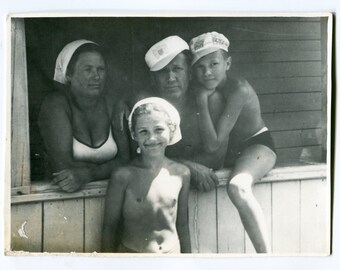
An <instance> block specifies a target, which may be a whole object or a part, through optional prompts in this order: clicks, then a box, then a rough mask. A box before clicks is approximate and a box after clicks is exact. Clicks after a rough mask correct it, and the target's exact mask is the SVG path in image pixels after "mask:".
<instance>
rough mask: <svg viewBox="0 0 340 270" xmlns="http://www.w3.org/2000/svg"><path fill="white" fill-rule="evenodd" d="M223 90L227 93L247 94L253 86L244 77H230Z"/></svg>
mask: <svg viewBox="0 0 340 270" xmlns="http://www.w3.org/2000/svg"><path fill="white" fill-rule="evenodd" d="M224 90H225V91H228V94H229V95H231V94H234V95H235V94H236V95H239V96H244V97H246V96H248V95H249V93H250V92H251V91H253V87H252V86H251V85H250V83H249V82H248V81H247V80H246V79H244V78H238V79H230V80H229V81H228V82H227V84H226V88H225V89H224Z"/></svg>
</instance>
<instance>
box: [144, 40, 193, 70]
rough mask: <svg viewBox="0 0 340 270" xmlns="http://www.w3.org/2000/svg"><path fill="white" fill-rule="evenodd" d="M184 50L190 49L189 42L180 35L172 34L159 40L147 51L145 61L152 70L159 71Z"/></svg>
mask: <svg viewBox="0 0 340 270" xmlns="http://www.w3.org/2000/svg"><path fill="white" fill-rule="evenodd" d="M184 50H189V45H188V43H186V42H185V41H184V40H183V39H181V38H180V37H179V36H170V37H167V38H165V39H163V40H161V41H159V42H157V43H156V44H155V45H153V46H152V47H151V48H150V49H149V50H148V51H147V53H146V54H145V62H146V64H147V65H148V67H149V68H150V71H158V70H161V69H162V68H164V67H165V66H166V65H167V64H169V63H170V62H171V61H172V60H173V59H174V58H175V57H176V56H177V55H178V54H179V53H181V52H182V51H184Z"/></svg>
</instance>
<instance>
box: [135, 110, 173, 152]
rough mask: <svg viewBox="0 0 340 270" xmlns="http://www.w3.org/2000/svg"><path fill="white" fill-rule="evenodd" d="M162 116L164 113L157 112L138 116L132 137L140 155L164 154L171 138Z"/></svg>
mask: <svg viewBox="0 0 340 270" xmlns="http://www.w3.org/2000/svg"><path fill="white" fill-rule="evenodd" d="M164 116H165V115H164V113H163V112H159V111H151V112H150V113H148V114H142V115H140V116H138V118H137V121H136V126H135V128H134V134H133V135H134V139H135V141H136V142H137V143H138V145H139V147H140V149H141V151H142V153H147V154H148V155H153V154H157V153H158V154H159V153H162V152H163V153H164V150H165V147H166V146H167V145H168V144H169V142H170V138H171V131H170V128H169V125H168V124H167V122H166V120H165V117H164Z"/></svg>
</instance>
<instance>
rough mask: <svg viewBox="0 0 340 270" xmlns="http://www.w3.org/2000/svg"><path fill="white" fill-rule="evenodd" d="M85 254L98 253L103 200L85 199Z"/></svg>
mask: <svg viewBox="0 0 340 270" xmlns="http://www.w3.org/2000/svg"><path fill="white" fill-rule="evenodd" d="M84 203H85V219H84V220H85V228H84V230H85V232H84V237H85V240H84V241H85V252H94V251H96V252H100V249H101V236H102V227H103V218H104V205H105V198H104V197H99V198H85V201H84Z"/></svg>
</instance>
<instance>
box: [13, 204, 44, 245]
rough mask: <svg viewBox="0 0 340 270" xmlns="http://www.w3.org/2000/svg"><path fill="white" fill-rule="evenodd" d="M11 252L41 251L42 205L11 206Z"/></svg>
mask: <svg viewBox="0 0 340 270" xmlns="http://www.w3.org/2000/svg"><path fill="white" fill-rule="evenodd" d="M11 250H13V251H19V250H23V251H29V252H41V251H42V203H41V202H38V203H27V204H14V205H12V206H11Z"/></svg>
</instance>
